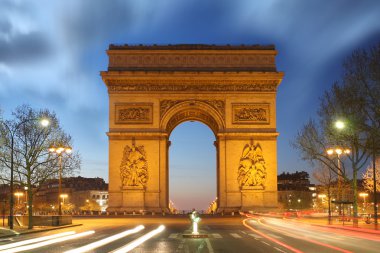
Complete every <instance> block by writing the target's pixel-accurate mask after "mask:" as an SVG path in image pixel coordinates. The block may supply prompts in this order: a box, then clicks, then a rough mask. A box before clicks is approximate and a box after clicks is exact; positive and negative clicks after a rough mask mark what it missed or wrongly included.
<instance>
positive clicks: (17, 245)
mask: <svg viewBox="0 0 380 253" xmlns="http://www.w3.org/2000/svg"><path fill="white" fill-rule="evenodd" d="M73 234H75V232H74V231H69V232H63V233H59V234H54V235H48V236H43V237H38V238H34V239H29V240H24V241H20V242H14V243H8V244H5V245H1V246H0V250H5V249H10V248H15V247H20V246H22V245H26V244H32V243H37V242H42V241H47V240H50V239H54V238H59V237H64V236H67V235H73Z"/></svg>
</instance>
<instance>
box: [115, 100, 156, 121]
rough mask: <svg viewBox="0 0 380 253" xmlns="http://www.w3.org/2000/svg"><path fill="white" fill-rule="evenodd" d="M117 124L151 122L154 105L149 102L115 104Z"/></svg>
mask: <svg viewBox="0 0 380 253" xmlns="http://www.w3.org/2000/svg"><path fill="white" fill-rule="evenodd" d="M115 113H116V115H115V123H116V124H150V123H152V119H153V105H152V104H148V103H121V104H116V105H115Z"/></svg>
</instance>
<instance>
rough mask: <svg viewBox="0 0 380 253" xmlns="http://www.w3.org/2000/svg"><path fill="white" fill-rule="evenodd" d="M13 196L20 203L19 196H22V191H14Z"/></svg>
mask: <svg viewBox="0 0 380 253" xmlns="http://www.w3.org/2000/svg"><path fill="white" fill-rule="evenodd" d="M15 196H16V197H17V204H18V205H20V197H21V196H24V193H22V192H15Z"/></svg>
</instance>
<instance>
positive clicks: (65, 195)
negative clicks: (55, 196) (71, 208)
mask: <svg viewBox="0 0 380 253" xmlns="http://www.w3.org/2000/svg"><path fill="white" fill-rule="evenodd" d="M59 196H60V197H61V199H62V206H63V205H64V204H65V198H67V197H68V195H67V194H61V195H59Z"/></svg>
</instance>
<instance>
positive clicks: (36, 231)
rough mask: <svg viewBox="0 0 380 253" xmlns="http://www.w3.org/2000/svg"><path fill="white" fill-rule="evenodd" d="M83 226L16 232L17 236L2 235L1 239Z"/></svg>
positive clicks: (73, 225)
mask: <svg viewBox="0 0 380 253" xmlns="http://www.w3.org/2000/svg"><path fill="white" fill-rule="evenodd" d="M82 225H83V224H72V225H65V226H59V227H52V228H46V229H39V230H29V231H24V232H17V231H16V232H17V234H11V235H0V238H8V237H14V236H20V235H27V234H34V233H39V232H46V231H51V230H58V229H63V228H71V227H78V226H82ZM13 231H14V230H13Z"/></svg>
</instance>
